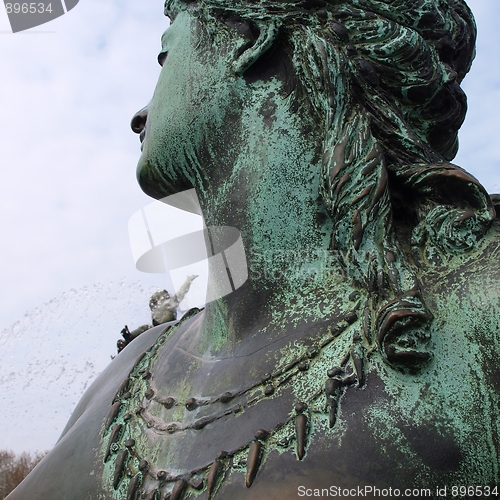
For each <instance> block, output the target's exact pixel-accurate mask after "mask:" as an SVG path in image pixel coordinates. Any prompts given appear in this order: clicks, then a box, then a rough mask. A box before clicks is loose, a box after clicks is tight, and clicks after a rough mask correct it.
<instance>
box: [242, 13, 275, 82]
mask: <svg viewBox="0 0 500 500" xmlns="http://www.w3.org/2000/svg"><path fill="white" fill-rule="evenodd" d="M254 25H255V27H256V28H257V29H258V33H259V34H258V36H257V39H256V40H255V41H252V42H251V43H250V44H249V45H247V46H246V47H245V48H244V49H243V50H242V51H241V52H240V53H239V55H238V56H237V58H236V60H235V61H234V63H233V69H234V72H235V73H236V74H238V75H242V74H243V73H245V71H246V70H247V69H248V68H250V66H252V64H253V63H255V62H256V61H257V60H258V59H259V58H260V57H261V56H262V55H263V54H265V53H266V52H267V51H268V50H269V49H270V48H271V47H272V45H273V43H274V42H275V40H276V38H277V37H278V33H279V25H278V24H277V23H276V22H275V21H260V22H257V23H254Z"/></svg>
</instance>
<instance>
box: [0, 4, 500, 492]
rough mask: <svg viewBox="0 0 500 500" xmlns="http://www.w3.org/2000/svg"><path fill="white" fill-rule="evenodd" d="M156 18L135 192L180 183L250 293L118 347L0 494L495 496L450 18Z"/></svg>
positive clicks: (291, 12) (173, 7)
mask: <svg viewBox="0 0 500 500" xmlns="http://www.w3.org/2000/svg"><path fill="white" fill-rule="evenodd" d="M166 8H167V14H168V15H170V16H171V17H172V19H174V22H173V24H172V26H171V28H169V30H168V31H167V32H166V33H165V35H164V36H163V39H162V43H163V47H162V51H161V53H160V56H159V61H160V62H161V63H162V64H163V69H162V72H161V76H160V80H159V82H158V86H157V88H156V90H155V93H154V96H153V99H152V101H151V103H150V104H149V106H148V107H147V108H145V109H144V110H142V111H141V112H140V113H139V114H138V115H136V117H135V118H134V120H133V122H132V126H133V128H134V130H135V131H137V132H139V133H140V134H141V138H142V140H143V152H142V156H141V160H140V162H139V165H138V179H139V182H140V185H141V187H142V188H143V189H144V190H145V191H146V192H147V193H148V194H151V195H152V196H155V197H157V198H161V197H164V196H167V195H170V194H173V193H176V192H179V191H181V190H183V189H188V188H191V187H195V188H196V190H197V194H198V198H199V202H200V206H201V208H202V210H203V215H204V218H205V222H206V224H207V226H232V227H237V228H238V229H239V230H240V232H241V235H242V239H243V241H244V243H245V247H246V252H247V256H248V259H249V262H248V264H249V279H248V281H247V282H246V283H245V285H243V286H242V287H240V288H239V289H238V290H237V291H236V292H234V293H233V294H231V295H228V296H225V297H224V298H222V299H219V300H217V301H214V302H212V303H210V304H208V305H207V307H206V308H205V310H204V311H201V312H199V311H191V312H190V313H189V314H188V315H187V316H185V317H184V318H183V319H182V320H181V321H179V322H178V323H176V324H173V325H171V326H170V327H169V328H167V329H164V328H163V327H161V328H160V327H157V328H153V329H151V330H148V331H146V332H144V333H143V334H141V335H140V336H139V337H137V338H136V339H135V340H134V341H133V342H131V343H130V345H128V346H127V347H126V348H125V349H124V350H123V352H122V353H120V355H119V356H117V357H116V359H115V360H114V361H113V362H112V363H111V365H110V366H109V368H108V369H107V370H106V372H105V373H104V374H103V375H102V376H101V377H100V378H99V380H98V381H96V383H95V384H94V385H93V386H92V387H91V389H90V390H89V391H88V392H87V394H86V395H85V396H84V398H83V399H82V402H81V403H80V404H79V406H78V407H77V409H76V410H75V413H74V415H73V416H72V418H71V420H70V422H69V423H68V425H67V427H66V429H65V431H64V433H63V436H62V437H61V439H60V441H59V442H58V444H57V445H56V447H55V448H54V450H53V451H52V452H51V453H50V454H49V455H48V456H47V458H45V459H44V460H43V461H42V462H41V464H40V465H39V466H37V467H36V468H35V470H34V471H33V473H32V474H31V475H30V476H29V478H28V479H27V480H26V481H25V482H24V483H23V484H22V485H21V486H20V487H19V488H18V489H17V490H16V492H14V493H13V494H12V495H11V496H10V497H9V499H12V500H18V499H21V498H30V499H33V500H41V499H46V498H54V499H57V498H75V492H78V495H77V496H78V498H82V499H83V498H92V499H103V500H104V499H106V500H112V499H115V500H118V499H122V498H148V497H149V498H179V499H180V498H185V499H188V498H195V497H197V496H198V495H200V494H204V495H205V496H208V498H210V499H234V498H238V499H240V498H241V499H259V500H260V499H263V498H273V499H288V498H294V497H296V496H297V494H298V488H299V486H303V487H305V488H319V489H321V488H329V487H330V486H332V485H335V486H339V487H350V488H352V487H356V486H360V487H363V486H365V485H373V486H377V487H379V488H389V487H392V488H401V489H403V488H431V489H432V490H433V491H435V488H437V487H441V488H442V487H444V486H448V487H450V486H452V485H495V484H498V483H499V482H500V476H499V469H500V462H499V454H500V419H498V410H499V407H500V406H499V405H500V368H499V367H500V363H499V362H498V360H499V354H500V352H499V351H500V343H499V340H500V339H499V335H500V334H499V332H500V328H499V326H500V325H499V318H500V288H499V286H498V284H499V283H500V260H499V259H498V252H499V250H498V249H499V248H500V225H499V222H498V221H495V220H494V218H495V210H494V207H493V203H492V201H491V199H490V197H489V196H488V195H487V194H486V192H485V191H484V189H483V188H482V186H481V185H480V184H479V183H478V182H477V181H476V180H475V179H474V178H472V177H471V176H470V175H469V174H467V173H466V172H465V171H463V170H462V169H460V168H459V167H457V166H455V165H452V164H450V163H449V161H450V160H451V158H452V157H453V155H454V152H455V150H456V134H457V130H458V128H459V126H460V124H461V122H462V119H463V115H464V112H465V101H464V97H463V93H462V91H461V89H460V86H459V83H460V81H461V79H462V78H463V76H464V75H465V73H466V72H467V70H468V69H469V66H470V62H471V59H472V55H473V46H474V40H475V31H474V23H473V19H472V16H471V14H470V12H469V11H468V9H467V7H466V6H465V4H463V2H461V1H459V0H449V1H447V0H439V1H438V0H435V1H433V0H404V1H403V0H394V1H392V2H386V1H385V0H384V1H383V0H349V1H342V0H340V1H331V2H326V1H323V0H304V1H302V2H297V1H289V2H286V1H284V2H282V1H270V0H262V1H242V0H241V1H240V0H232V1H231V2H229V1H227V0H206V1H205V0H204V1H200V2H198V1H196V0H195V1H190V2H186V3H184V2H181V1H168V2H167V6H166ZM495 200H496V202H498V199H497V198H495ZM497 204H498V203H497ZM215 286H217V275H216V276H215ZM221 449H224V450H227V451H224V452H221V451H220V450H221ZM75 450H77V452H76V451H75Z"/></svg>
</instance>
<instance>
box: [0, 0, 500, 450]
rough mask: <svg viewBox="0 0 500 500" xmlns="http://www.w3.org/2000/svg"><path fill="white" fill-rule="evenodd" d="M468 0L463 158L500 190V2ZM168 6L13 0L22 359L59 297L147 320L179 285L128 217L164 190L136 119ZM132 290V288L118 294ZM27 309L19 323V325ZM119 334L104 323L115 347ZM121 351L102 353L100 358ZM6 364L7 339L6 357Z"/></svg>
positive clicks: (7, 130) (1, 317)
mask: <svg viewBox="0 0 500 500" xmlns="http://www.w3.org/2000/svg"><path fill="white" fill-rule="evenodd" d="M469 4H470V6H471V8H472V9H473V11H474V13H475V15H476V20H477V24H478V27H479V39H478V55H477V58H476V62H475V64H474V66H473V69H472V72H471V74H470V75H469V76H468V77H467V78H466V80H465V82H464V88H465V90H466V92H467V94H468V97H469V113H468V118H467V121H466V123H465V125H464V127H463V129H462V132H461V135H460V139H461V150H460V153H459V156H458V157H457V159H456V160H455V162H456V163H458V164H459V165H461V166H462V167H464V168H465V169H467V170H469V171H470V172H472V173H473V174H474V175H475V176H476V177H477V178H478V179H479V180H480V181H481V182H482V183H483V184H484V185H485V186H486V188H487V190H488V191H489V192H500V187H499V186H500V146H499V143H500V142H499V140H498V131H499V130H500V64H499V62H500V55H499V53H498V47H499V46H500V30H498V21H499V19H500V3H499V1H498V0H470V2H469ZM162 11H163V2H162V1H161V0H155V1H154V2H151V1H148V2H138V1H136V0H80V2H79V4H78V5H77V6H76V7H75V8H74V9H73V10H72V11H70V12H69V13H68V14H66V15H64V16H62V17H61V18H59V19H56V20H54V21H52V22H50V23H48V24H45V25H42V26H39V27H37V28H34V29H32V30H30V31H28V32H21V33H17V34H12V33H11V32H10V25H9V23H8V19H7V15H6V13H5V10H4V9H3V7H2V6H0V61H1V70H0V71H1V82H2V85H1V92H0V116H1V120H0V144H1V147H0V165H1V169H2V170H1V172H2V182H0V207H1V213H0V230H1V235H2V240H1V245H0V283H1V285H2V286H1V287H0V332H3V333H0V349H2V336H3V347H4V353H5V352H7V351H6V350H5V349H6V346H8V345H11V348H12V349H14V347H12V345H13V344H8V343H7V341H6V337H8V336H9V335H10V336H13V335H14V334H13V332H17V333H16V335H17V340H18V341H19V342H18V344H17V347H16V349H17V351H16V353H17V354H16V355H15V356H14V355H12V356H11V355H10V354H9V356H10V358H9V359H10V360H11V361H13V360H18V361H16V363H18V362H19V363H21V361H19V358H18V357H16V356H19V352H20V351H19V349H20V346H25V347H23V349H24V348H25V355H26V359H27V360H30V362H34V361H33V360H40V359H45V358H43V356H42V355H41V354H40V353H41V352H43V351H44V350H45V349H53V350H55V347H54V345H53V344H51V343H50V342H51V340H50V336H51V333H50V331H51V330H50V325H51V322H52V318H53V317H54V316H51V314H56V313H54V312H50V311H51V310H52V309H51V308H50V307H53V309H58V308H59V309H61V310H64V311H66V319H65V320H64V321H63V324H64V325H67V324H68V318H69V319H71V315H72V314H74V315H76V316H75V318H76V319H81V315H82V314H87V315H88V314H90V313H89V312H88V311H87V312H86V313H82V312H81V307H80V306H81V305H82V303H84V304H86V303H88V302H92V301H94V302H95V298H96V297H99V300H102V301H103V302H101V303H102V304H103V303H105V304H111V305H109V306H108V305H106V307H108V308H112V309H113V310H114V311H115V312H114V313H111V312H110V315H111V316H113V315H114V317H115V318H116V321H117V324H121V323H127V322H130V321H132V320H131V319H130V318H131V317H132V316H134V315H135V314H136V312H134V315H133V314H132V313H131V312H130V311H131V309H130V308H131V306H130V303H131V302H130V301H133V297H134V296H136V297H138V298H137V301H139V302H140V301H144V302H143V304H139V305H137V304H136V307H137V308H143V310H144V318H146V319H147V313H148V311H147V296H148V293H149V290H150V288H151V287H162V288H163V287H165V285H166V281H165V277H162V276H161V275H145V274H142V273H140V272H138V271H136V270H135V268H134V262H133V260H132V256H131V252H130V247H129V241H128V229H127V224H128V220H129V218H130V217H131V216H132V215H133V214H134V213H135V212H136V211H138V210H140V209H141V208H142V207H144V206H145V205H147V204H148V203H150V202H151V201H152V200H150V199H149V198H148V197H147V196H146V195H144V194H143V193H142V192H141V191H140V189H139V187H138V185H137V183H136V180H135V167H136V163H137V159H138V157H139V153H140V149H139V144H140V143H139V139H138V137H137V136H136V135H135V134H133V133H132V132H131V130H130V128H129V123H130V119H131V117H132V115H133V114H134V112H135V111H137V110H138V109H140V108H141V107H143V106H144V105H145V104H147V102H148V101H149V99H150V97H151V95H152V92H153V89H154V86H155V83H156V79H157V77H158V74H159V70H160V67H159V66H158V63H157V61H156V57H157V53H158V51H159V48H160V37H161V34H162V33H163V31H164V30H165V29H166V28H167V26H168V20H167V19H166V18H165V17H164V16H163V13H162ZM139 280H140V281H141V283H142V288H141V285H137V282H138V281H139ZM122 282H123V283H124V284H122ZM96 287H97V288H96ZM99 287H100V288H99ZM120 287H121V288H120ZM124 288H125V289H126V293H125V292H124V296H126V298H123V300H121V301H120V300H118V301H115V302H113V297H115V292H116V290H118V289H120V290H123V289H124ZM95 290H98V291H97V292H96V291H95ZM134 294H135V295H134ZM79 298H81V299H79ZM79 300H80V302H79ZM50 301H52V302H50ZM106 301H107V302H106ZM44 303H50V304H52V306H50V307H48V306H43V304H44ZM113 304H115V305H113ZM96 307H97V306H96ZM37 308H38V309H37ZM44 310H46V311H47V312H46V313H44V312H43V311H44ZM127 313H129V314H128V316H127ZM44 314H45V315H44ZM57 314H60V311H59V313H57ZM93 314H94V317H93V321H92V322H91V323H89V324H91V325H92V328H94V327H95V328H96V329H99V328H104V327H102V326H101V325H105V323H106V321H105V319H104V318H105V316H106V315H105V311H103V310H102V307H101V309H100V310H99V311H97V309H95V310H94V313H93ZM137 314H139V313H137ZM25 315H26V316H25ZM122 315H123V316H127V317H123V318H122ZM136 316H137V315H136ZM136 316H134V320H135V321H139V320H140V318H139V317H138V316H137V317H136ZM139 316H140V314H139ZM96 318H100V320H99V321H97V320H96ZM146 319H145V320H146ZM16 321H18V322H20V323H18V326H17V327H16V328H17V330H16V329H15V328H14V327H12V326H11V325H12V324H13V323H15V322H16ZM38 322H40V323H43V324H44V325H45V326H46V327H45V326H44V329H43V332H44V334H43V336H41V334H40V333H38V334H36V333H34V332H36V331H37V324H38ZM89 324H87V325H86V329H87V330H88V328H89V326H88V325H89ZM132 326H133V325H132ZM13 328H14V329H13ZM65 328H66V326H65ZM105 328H108V326H107V325H106V326H105ZM109 328H110V329H113V328H115V327H114V326H112V327H111V326H110V327H109ZM56 332H57V335H61V334H62V333H61V330H60V329H59V330H57V329H56ZM118 334H119V331H116V330H113V331H105V332H103V333H102V335H103V336H108V337H107V338H108V344H106V345H107V346H108V345H109V346H113V345H114V343H115V342H116V339H117V336H118ZM37 335H38V336H37ZM23 341H24V343H23ZM47 346H49V347H47ZM59 348H60V349H62V350H64V349H66V351H65V352H63V353H61V352H60V351H58V352H59V355H61V356H63V355H64V356H67V355H68V352H69V351H68V349H69V347H64V346H59ZM59 348H58V349H59ZM106 349H108V347H106ZM109 349H110V350H112V349H111V348H109ZM14 350H15V349H14ZM109 354H110V353H109V352H105V356H104V357H103V356H102V353H101V355H100V359H101V361H100V363H101V365H102V363H105V362H106V360H107V359H109ZM75 355H76V354H75ZM83 359H84V358H83V357H82V360H83ZM6 362H7V361H6V359H5V358H2V352H1V351H0V364H1V363H4V364H5V363H6ZM13 362H14V361H13ZM88 362H90V361H89V358H85V363H88ZM40 363H42V364H43V363H45V361H43V360H42V361H40V362H39V364H40ZM54 363H56V360H55V361H54ZM97 365H98V366H97ZM101 365H99V363H97V364H96V367H94V368H93V369H94V372H96V371H98V370H99V369H100V367H101ZM16 366H17V365H16ZM85 366H86V365H85ZM67 369H68V370H70V369H71V367H70V366H69V365H68V367H67ZM78 369H79V370H83V372H84V371H85V368H84V367H83V368H82V366H80V368H78ZM19 371H21V366H20V367H19ZM33 373H35V372H34V371H32V376H33ZM36 373H39V372H36ZM1 376H2V372H1V371H0V391H4V392H5V391H6V390H7V389H8V390H9V391H10V390H11V388H12V387H14V386H13V385H10V386H7V385H5V384H4V385H2V384H1V381H2V378H1ZM51 376H52V375H50V376H49V374H47V383H48V382H49V381H50V380H52V379H50V377H51ZM12 380H14V379H12ZM61 380H64V376H63V377H62V379H61ZM12 383H14V382H12ZM14 385H15V384H14ZM80 385H81V384H80ZM38 390H40V388H38ZM79 390H80V389H78V388H77V389H75V391H74V392H75V395H73V399H75V398H76V399H78V397H77V396H78V395H77V394H76V393H78V391H79ZM4 397H6V396H5V394H4ZM1 401H2V400H1V399H0V402H1ZM9 401H10V399H9ZM3 402H4V403H5V402H7V400H5V399H4V400H3ZM9 404H13V403H9ZM16 404H17V405H18V406H17V407H18V408H21V407H22V404H21V403H19V402H18V403H16ZM68 404H70V406H71V405H72V404H74V403H72V402H71V401H70V403H68ZM4 409H5V405H3V408H2V410H0V417H1V412H2V411H4ZM65 418H66V416H65V417H64V419H65ZM16 439H17V440H19V439H21V438H20V437H16ZM51 439H52V437H51V438H49V439H48V440H46V441H40V442H39V443H36V442H35V441H33V439H32V438H30V439H28V438H26V441H25V442H22V443H20V444H19V446H16V448H18V449H24V448H30V449H37V448H38V449H41V448H45V447H47V446H48V445H46V444H45V443H50V442H51ZM1 441H3V439H2V438H1V437H0V442H1ZM11 443H12V441H11V442H9V446H10V447H15V446H14V445H13V444H11ZM0 447H1V446H0Z"/></svg>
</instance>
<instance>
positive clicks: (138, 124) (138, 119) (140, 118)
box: [130, 106, 148, 134]
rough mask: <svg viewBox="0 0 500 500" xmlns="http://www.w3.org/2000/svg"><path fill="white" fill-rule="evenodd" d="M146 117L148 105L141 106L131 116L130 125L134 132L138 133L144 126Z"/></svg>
mask: <svg viewBox="0 0 500 500" xmlns="http://www.w3.org/2000/svg"><path fill="white" fill-rule="evenodd" d="M147 119H148V107H147V106H146V107H144V108H142V109H141V110H140V111H137V113H136V114H135V115H134V116H133V117H132V121H131V122H130V126H131V127H132V130H133V131H134V132H135V133H136V134H140V133H141V132H142V131H143V130H144V128H145V127H146V121H147Z"/></svg>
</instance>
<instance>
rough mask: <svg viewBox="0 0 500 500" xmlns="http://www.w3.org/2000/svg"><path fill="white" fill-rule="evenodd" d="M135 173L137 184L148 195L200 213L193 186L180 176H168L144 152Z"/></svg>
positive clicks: (182, 208) (188, 210)
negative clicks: (152, 163)
mask: <svg viewBox="0 0 500 500" xmlns="http://www.w3.org/2000/svg"><path fill="white" fill-rule="evenodd" d="M136 174H137V181H138V182H139V186H140V187H141V189H142V190H143V191H144V193H146V194H147V195H148V196H151V197H152V198H155V199H157V200H162V201H164V202H165V203H167V204H169V205H172V206H174V207H176V208H179V209H181V210H185V211H187V212H191V213H194V214H198V215H202V213H201V208H200V204H199V202H198V198H197V197H196V195H195V194H194V193H193V192H192V191H193V186H191V184H190V183H189V182H188V181H187V180H183V179H182V178H180V176H176V177H171V176H168V175H166V174H164V173H163V172H162V171H160V169H158V168H157V167H155V166H152V165H151V163H150V162H149V161H148V160H147V158H146V157H145V155H144V153H143V154H142V156H141V157H140V159H139V163H138V164H137V172H136ZM182 194H184V196H182ZM174 195H175V196H174Z"/></svg>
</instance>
